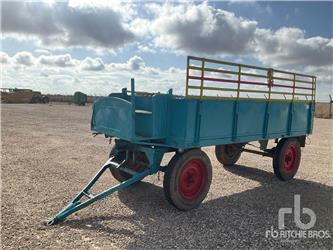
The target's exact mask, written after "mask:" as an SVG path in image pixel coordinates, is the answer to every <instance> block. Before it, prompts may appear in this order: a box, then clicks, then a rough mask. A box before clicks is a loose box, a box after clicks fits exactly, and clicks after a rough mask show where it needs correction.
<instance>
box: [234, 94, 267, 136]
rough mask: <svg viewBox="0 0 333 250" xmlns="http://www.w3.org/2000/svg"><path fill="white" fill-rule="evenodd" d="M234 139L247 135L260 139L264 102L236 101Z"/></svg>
mask: <svg viewBox="0 0 333 250" xmlns="http://www.w3.org/2000/svg"><path fill="white" fill-rule="evenodd" d="M238 102H239V105H238V122H237V134H236V138H240V137H246V136H249V135H252V136H258V137H262V135H263V124H264V118H265V109H266V102H262V101H255V100H249V101H247V100H242V101H238Z"/></svg>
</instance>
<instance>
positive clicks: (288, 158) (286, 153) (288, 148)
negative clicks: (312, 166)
mask: <svg viewBox="0 0 333 250" xmlns="http://www.w3.org/2000/svg"><path fill="white" fill-rule="evenodd" d="M300 162H301V147H300V143H299V141H298V140H297V139H295V138H289V139H282V140H280V141H279V143H278V145H277V147H276V149H275V152H274V156H273V169H274V173H275V175H276V176H277V177H278V178H279V179H280V180H282V181H288V180H291V179H292V178H293V177H294V176H295V174H296V173H297V170H298V167H299V164H300Z"/></svg>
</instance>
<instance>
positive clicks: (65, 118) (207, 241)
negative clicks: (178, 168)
mask: <svg viewBox="0 0 333 250" xmlns="http://www.w3.org/2000/svg"><path fill="white" fill-rule="evenodd" d="M1 110H2V114H1V119H2V120H1V133H2V138H1V139H2V153H1V154H2V160H1V168H2V171H1V180H2V197H1V198H2V200H1V212H2V213H1V219H2V221H1V225H2V231H1V240H2V248H4V249H9V248H15V249H16V248H31V249H45V248H56V249H60V248H61V249H63V248H65V249H72V248H79V249H81V248H84V249H85V248H101V249H105V248H108V249H109V248H149V249H152V248H155V249H156V248H217V247H220V248H227V249H229V248H243V247H244V248H249V247H252V248H254V247H256V248H257V247H258V248H267V247H269V248H272V247H273V248H284V247H288V248H290V247H305V248H319V247H324V248H331V247H332V238H327V239H318V238H317V239H313V238H311V239H297V240H291V239H289V240H285V239H280V238H279V239H275V238H273V237H267V238H266V237H265V232H266V230H269V229H271V227H273V228H274V229H277V228H278V211H279V209H280V208H282V207H293V195H294V194H300V195H301V206H302V207H307V208H311V209H312V210H313V211H314V212H315V214H316V219H317V221H316V224H315V226H314V227H313V228H312V229H311V230H316V231H318V230H324V231H326V230H329V233H330V234H332V232H333V231H332V229H333V223H332V215H333V213H332V204H333V203H332V187H333V178H332V177H333V175H332V141H333V138H332V137H333V136H332V125H333V120H324V119H317V120H316V121H315V128H314V134H313V135H312V136H311V137H310V139H311V144H310V145H307V147H305V148H304V149H302V154H303V156H302V162H301V166H300V169H299V171H298V173H297V175H296V178H295V180H293V181H291V182H287V183H283V182H280V181H278V180H277V178H275V176H274V175H273V171H272V162H271V159H270V158H264V157H262V156H258V155H252V154H246V153H244V154H243V155H242V157H241V159H240V160H239V165H237V166H234V167H231V168H228V169H224V168H223V167H221V165H220V164H219V163H218V162H217V160H216V159H215V156H214V148H213V147H209V148H205V149H204V150H205V151H206V153H207V154H208V155H209V157H210V159H211V162H212V166H213V181H212V185H211V188H210V192H209V194H208V196H207V198H206V199H205V201H204V203H203V204H202V206H201V207H199V208H198V209H195V210H192V211H189V212H180V211H177V210H176V209H174V208H173V207H172V206H170V205H169V204H168V203H167V202H166V200H165V199H164V194H163V189H162V183H163V175H162V174H161V176H160V179H158V176H157V175H154V176H149V177H146V179H145V180H144V182H142V183H139V184H135V185H133V186H131V187H130V188H128V189H126V190H124V191H122V192H119V193H116V194H114V195H112V196H110V197H107V198H106V199H104V200H103V201H99V202H97V203H95V204H94V205H92V206H90V207H88V208H85V209H83V210H81V211H79V212H77V213H75V214H74V215H72V216H70V217H69V218H68V219H67V220H66V221H65V222H63V223H61V224H59V225H56V226H52V227H48V226H45V221H46V220H47V219H48V218H49V217H51V216H53V215H54V214H55V213H56V212H58V210H59V209H61V208H62V207H63V206H64V205H65V204H66V203H67V202H68V201H69V200H70V199H71V198H72V197H73V196H74V195H75V194H76V193H77V192H78V191H79V190H80V189H81V188H82V187H83V185H84V184H85V183H86V182H87V181H88V180H89V179H90V178H91V177H92V176H93V175H94V174H95V172H96V171H97V170H98V168H99V167H100V165H101V164H103V163H104V161H105V160H106V157H107V155H108V153H109V150H110V145H109V144H108V141H107V140H106V139H104V138H103V137H102V136H99V137H96V138H93V137H92V136H91V133H90V130H89V129H90V127H89V126H90V124H89V123H90V115H91V107H89V106H88V107H77V106H70V105H14V104H13V105H1ZM169 159H170V156H167V157H165V159H164V160H163V161H164V164H166V163H167V162H168V160H169ZM114 183H116V181H115V180H114V179H112V177H111V175H106V176H105V177H104V178H103V179H102V180H101V182H100V187H99V188H101V187H102V186H103V185H104V186H106V185H110V184H114ZM302 221H303V222H304V223H306V222H307V221H309V218H307V217H306V216H302ZM285 223H286V226H287V228H288V229H292V230H298V229H297V227H296V226H295V223H294V219H293V216H292V215H287V216H286V220H285Z"/></svg>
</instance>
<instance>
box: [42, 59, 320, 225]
mask: <svg viewBox="0 0 333 250" xmlns="http://www.w3.org/2000/svg"><path fill="white" fill-rule="evenodd" d="M315 91H316V77H315V76H310V75H305V74H298V73H293V72H288V71H283V70H276V69H272V68H264V67H257V66H251V65H244V64H237V63H231V62H225V61H218V60H211V59H206V58H198V57H192V56H189V57H188V58H187V70H186V94H185V96H177V95H173V94H172V90H169V91H168V92H167V93H165V94H162V93H145V92H136V91H135V86H134V79H132V80H131V90H130V91H128V90H127V89H126V88H125V89H122V91H121V92H119V93H112V94H110V95H109V96H107V97H103V98H100V99H98V100H97V101H96V102H95V103H94V105H93V113H92V118H91V130H92V131H93V132H94V133H96V134H104V135H105V137H107V138H110V139H111V138H114V142H115V143H114V146H113V148H112V150H111V153H110V155H109V159H108V160H107V161H106V163H105V164H104V165H103V166H102V167H101V169H100V170H99V171H98V172H97V174H96V175H95V176H94V177H93V178H92V179H91V180H90V182H89V183H88V184H87V185H86V186H85V187H84V188H83V190H82V191H81V192H79V193H78V194H77V196H76V197H75V198H74V199H73V200H72V201H71V202H69V204H68V205H67V206H66V207H65V208H64V209H62V210H61V211H60V212H59V213H58V214H57V215H56V216H55V217H54V218H52V219H51V220H50V221H49V222H48V224H49V225H53V224H56V223H58V222H60V221H63V220H64V219H65V218H66V217H67V216H69V215H70V214H72V213H74V212H76V211H78V210H80V209H82V208H84V207H86V206H88V205H90V204H91V203H93V202H95V201H97V200H100V199H102V198H104V197H106V196H108V195H110V194H112V193H114V192H116V191H119V190H121V189H124V188H126V187H128V186H129V185H131V184H133V183H135V182H138V181H140V180H142V179H143V178H144V177H145V176H147V175H151V174H155V173H157V172H158V171H162V172H164V180H163V188H164V193H165V197H166V199H167V200H168V202H169V203H170V204H172V205H173V206H175V207H176V208H178V209H180V210H184V211H186V210H189V209H193V208H195V207H197V206H199V205H200V204H201V202H202V201H203V200H204V198H205V197H206V195H207V192H208V190H209V187H210V184H211V180H212V166H211V162H210V160H209V158H208V156H207V155H206V154H205V153H204V152H203V151H202V150H201V147H205V146H215V154H216V157H217V159H218V161H219V162H220V163H221V164H222V165H224V166H233V165H234V164H235V163H236V162H237V160H238V159H239V157H240V155H241V153H242V152H248V153H254V154H259V155H263V156H268V157H271V158H272V159H273V170H274V173H275V175H276V176H277V178H279V179H280V180H282V181H287V180H290V179H292V178H293V177H294V175H295V174H296V172H297V170H298V167H299V165H300V160H301V147H304V146H305V139H306V136H307V135H308V134H311V132H312V127H313V117H314V105H315ZM269 140H274V143H275V144H274V143H273V145H274V146H273V147H272V148H268V141H269ZM252 141H259V144H258V147H257V149H255V150H254V149H250V148H248V147H245V146H246V145H247V144H249V142H252ZM259 145H260V146H259ZM168 152H173V153H174V156H173V157H172V159H171V161H170V162H169V163H168V165H167V166H161V161H162V158H163V155H164V154H165V153H168ZM106 171H107V172H111V174H112V175H113V177H114V178H115V179H117V180H118V181H119V184H117V185H115V186H110V187H109V188H108V189H106V190H105V191H103V192H101V193H98V194H92V193H91V192H90V190H91V188H92V187H93V186H94V184H95V183H96V181H97V180H98V179H99V178H100V177H101V175H102V174H103V173H105V172H106Z"/></svg>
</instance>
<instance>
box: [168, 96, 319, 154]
mask: <svg viewBox="0 0 333 250" xmlns="http://www.w3.org/2000/svg"><path fill="white" fill-rule="evenodd" d="M237 102H238V103H237ZM293 105H294V107H292V106H293ZM235 107H236V108H235ZM291 107H292V109H293V110H294V111H293V112H291ZM311 114H312V113H311V112H310V111H309V104H306V103H294V104H291V103H290V102H284V101H280V102H279V101H271V102H268V101H267V102H266V101H257V100H238V101H236V100H188V99H178V100H175V101H173V102H172V104H171V111H170V117H169V119H170V125H169V127H170V133H169V138H168V140H167V143H166V144H167V145H168V146H170V147H179V148H190V147H199V146H209V145H217V144H230V143H237V142H248V141H254V140H265V139H274V138H281V137H289V136H300V135H306V134H308V131H309V128H311V121H312V120H313V117H312V116H311ZM235 117H237V119H236V120H235V119H234V118H235ZM235 121H236V122H235Z"/></svg>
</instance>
